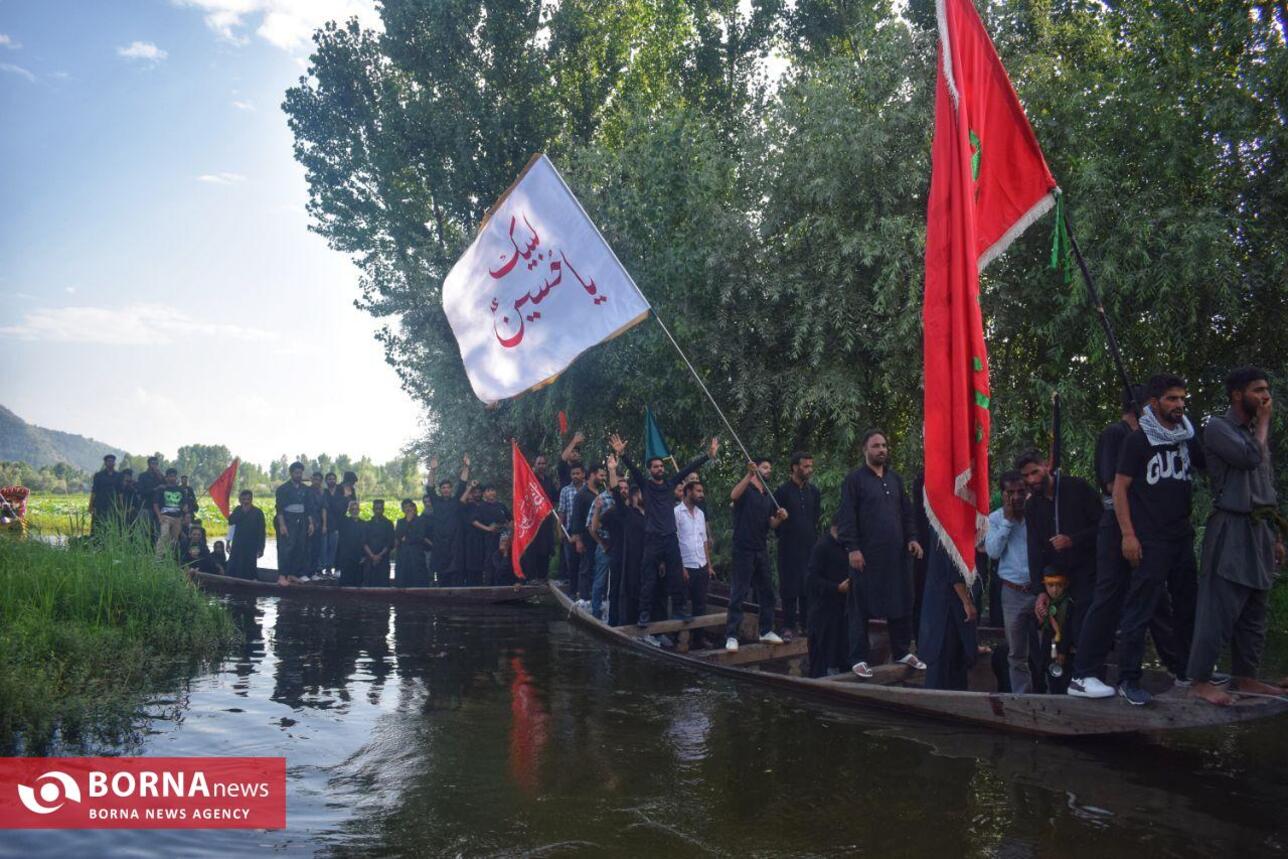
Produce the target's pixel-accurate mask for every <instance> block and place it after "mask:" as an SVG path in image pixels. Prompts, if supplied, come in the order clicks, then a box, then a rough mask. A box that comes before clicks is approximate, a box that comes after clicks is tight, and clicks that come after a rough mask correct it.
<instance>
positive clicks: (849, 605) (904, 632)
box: [845, 572, 912, 665]
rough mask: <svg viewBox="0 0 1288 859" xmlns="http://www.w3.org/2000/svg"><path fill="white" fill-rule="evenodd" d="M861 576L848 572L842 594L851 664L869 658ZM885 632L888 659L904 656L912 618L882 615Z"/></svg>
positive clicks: (865, 598) (869, 618)
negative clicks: (848, 580)
mask: <svg viewBox="0 0 1288 859" xmlns="http://www.w3.org/2000/svg"><path fill="white" fill-rule="evenodd" d="M862 575H864V574H863V573H860V574H858V575H855V574H854V573H853V572H851V573H850V591H849V593H848V594H846V597H845V608H846V618H847V619H848V622H849V638H850V664H851V665H858V664H859V663H860V662H869V661H870V656H869V654H870V652H871V647H870V644H869V642H868V621H869V620H871V615H870V614H868V604H867V603H868V601H867V595H866V594H864V592H863V587H862V585H861V584H860V578H861V576H862ZM886 632H887V634H888V635H889V638H890V658H891V659H892V660H895V659H902V658H903V657H905V656H907V655H908V651H909V649H910V648H911V647H912V618H911V617H888V618H886Z"/></svg>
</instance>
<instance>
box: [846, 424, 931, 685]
mask: <svg viewBox="0 0 1288 859" xmlns="http://www.w3.org/2000/svg"><path fill="white" fill-rule="evenodd" d="M863 459H864V464H863V465H861V466H859V467H858V468H856V469H854V471H852V472H850V474H849V476H848V477H846V478H845V483H844V484H842V486H841V507H840V512H839V514H838V515H839V517H840V520H839V522H838V523H837V533H839V534H840V537H841V542H842V543H844V544H845V549H846V552H847V553H848V555H849V560H850V578H851V585H850V591H849V595H848V600H849V605H848V609H849V624H850V666H851V669H852V670H853V671H854V673H855V674H856V675H858V676H859V677H862V678H864V679H866V678H869V677H871V676H872V669H871V667H870V666H869V665H868V654H869V644H868V620H869V619H870V618H874V617H884V618H885V619H886V629H887V630H888V631H889V634H890V656H891V657H893V659H894V661H895V662H902V663H903V664H905V665H907V666H909V667H910V668H913V669H914V670H917V671H924V670H926V665H925V663H924V662H922V661H921V660H920V659H919V658H918V657H917V656H916V654H914V653H912V652H911V645H912V561H913V559H915V558H919V557H921V555H922V554H923V550H922V547H921V543H920V542H918V540H917V535H916V525H915V523H914V521H913V515H912V502H911V501H909V500H908V493H907V492H905V491H904V488H903V478H902V477H900V476H899V474H898V473H897V472H895V471H894V469H892V468H890V466H889V462H890V448H889V445H888V444H887V443H886V437H885V433H883V432H881V431H879V430H869V431H868V432H867V433H866V434H865V435H864V437H863Z"/></svg>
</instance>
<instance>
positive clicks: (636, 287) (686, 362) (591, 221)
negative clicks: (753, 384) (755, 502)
mask: <svg viewBox="0 0 1288 859" xmlns="http://www.w3.org/2000/svg"><path fill="white" fill-rule="evenodd" d="M552 166H553V165H552ZM552 172H553V173H554V174H555V176H556V177H558V179H559V184H560V185H562V186H563V189H564V191H565V192H567V194H568V197H569V198H570V199H571V200H572V202H573V204H574V205H575V206H576V207H577V209H578V210H579V211H580V212H581V214H582V217H584V218H585V219H586V223H588V224H590V225H591V227H592V228H594V230H595V235H597V236H599V240H600V241H602V242H603V243H604V247H606V248H608V252H609V253H610V254H612V255H613V260H614V261H615V262H616V263H617V267H618V268H620V269H621V270H622V273H623V274H625V275H626V280H627V281H629V282H630V285H631V287H632V288H633V289H634V290H635V292H637V293H638V294H639V297H640V298H642V299H644V303H645V304H646V305H648V312H649V314H650V315H652V317H653V318H654V319H655V320H657V324H658V325H659V326H661V328H662V333H663V334H665V335H666V339H667V340H670V341H671V345H672V346H674V347H675V351H676V352H677V353H678V354H679V356H680V360H682V361H684V366H686V367H688V368H689V372H690V373H692V374H693V378H694V379H695V380H696V381H697V383H698V387H699V388H701V389H702V393H704V394H706V395H707V399H708V400H709V401H710V402H711V407H712V408H714V409H715V410H716V414H717V415H719V416H720V420H721V422H722V423H724V425H725V429H727V430H729V435H730V436H732V437H733V440H734V443H735V444H737V445H738V449H739V450H741V451H742V455H743V456H744V457H746V458H747V461H748V462H751V461H752V460H751V454H750V453H748V452H747V446H746V445H745V444H743V443H742V439H741V438H739V437H738V433H737V432H736V431H735V430H734V428H733V424H731V423H729V419H728V418H727V417H725V413H724V411H722V410H721V408H720V404H719V403H717V402H716V398H715V397H713V396H712V395H711V391H709V390H707V386H706V383H705V382H703V381H702V377H701V376H699V375H698V371H697V370H696V369H694V367H693V364H692V363H691V362H690V361H689V356H687V355H685V354H684V350H683V349H681V348H680V344H679V343H677V342H676V340H675V337H673V336H672V335H671V329H669V328H667V327H666V323H665V322H663V321H662V317H660V316H658V315H657V309H656V308H655V307H653V302H651V301H649V300H648V296H647V295H645V294H644V290H642V289H640V287H639V284H638V283H636V282H635V278H633V277H631V273H630V271H629V270H627V268H626V266H624V265H622V261H621V259H619V258H618V256H617V251H615V250H613V246H612V245H611V244H610V243H609V241H608V239H606V238H604V234H603V232H601V231H600V229H599V225H598V224H596V223H595V220H594V218H592V217H591V216H590V213H589V212H587V211H586V207H585V206H583V205H582V204H581V200H578V199H577V195H576V194H574V193H573V192H572V188H569V187H568V182H567V181H566V180H565V179H564V177H563V174H562V173H560V172H559V171H558V170H554V171H552ZM646 464H647V463H646ZM759 483H760V485H761V486H763V487H764V489H765V494H767V495H768V496H769V500H771V501H773V502H774V506H775V507H780V506H781V505H780V504H779V503H778V499H777V498H775V497H774V493H773V492H772V491H771V490H770V488H769V487H768V486H766V485H765V482H764V481H763V480H760V481H759Z"/></svg>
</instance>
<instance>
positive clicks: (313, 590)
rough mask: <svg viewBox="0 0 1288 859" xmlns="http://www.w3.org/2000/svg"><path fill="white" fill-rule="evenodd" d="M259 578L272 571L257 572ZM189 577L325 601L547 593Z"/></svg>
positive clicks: (468, 599) (542, 590)
mask: <svg viewBox="0 0 1288 859" xmlns="http://www.w3.org/2000/svg"><path fill="white" fill-rule="evenodd" d="M260 572H261V576H262V575H267V574H271V575H273V576H274V578H275V577H276V571H274V570H268V571H263V570H261V571H260ZM188 575H189V577H191V579H192V580H193V581H194V582H196V583H197V584H198V585H200V586H201V587H203V588H209V589H210V590H217V591H225V592H238V593H245V592H247V591H253V592H255V593H261V594H264V595H266V596H267V595H270V594H271V595H273V596H292V597H295V596H302V597H325V598H327V599H377V600H415V601H419V602H434V603H461V604H491V603H513V602H523V601H525V600H530V599H533V598H534V597H541V596H545V595H546V594H547V593H549V591H548V590H547V588H546V586H545V585H502V586H500V587H469V588H342V587H340V586H339V585H337V584H336V583H335V582H334V581H324V582H300V583H298V584H293V585H279V584H278V583H277V582H276V580H274V581H263V580H262V578H261V579H255V580H252V579H238V578H234V577H232V576H218V575H212V574H211V573H199V572H196V571H195V570H189V571H188Z"/></svg>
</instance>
